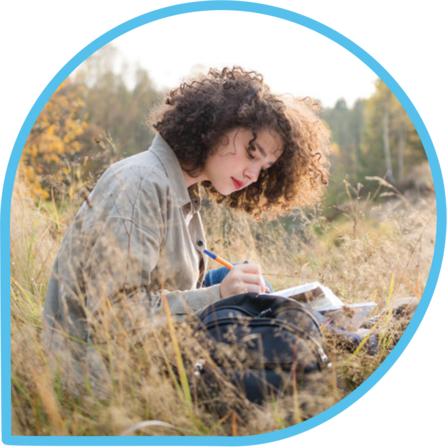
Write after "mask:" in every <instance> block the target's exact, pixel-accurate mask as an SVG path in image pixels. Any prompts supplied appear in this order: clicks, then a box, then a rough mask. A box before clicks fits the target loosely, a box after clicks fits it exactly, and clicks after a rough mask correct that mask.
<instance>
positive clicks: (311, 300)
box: [275, 282, 377, 331]
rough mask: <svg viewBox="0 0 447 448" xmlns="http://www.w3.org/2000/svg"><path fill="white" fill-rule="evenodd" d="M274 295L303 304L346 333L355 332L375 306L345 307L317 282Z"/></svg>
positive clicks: (355, 304)
mask: <svg viewBox="0 0 447 448" xmlns="http://www.w3.org/2000/svg"><path fill="white" fill-rule="evenodd" d="M275 295H278V296H282V297H288V298H290V299H294V300H297V301H298V302H301V303H304V304H306V305H307V306H308V307H309V308H311V309H312V310H315V311H318V312H319V313H321V314H323V315H324V316H325V317H327V318H328V319H331V320H332V322H333V323H334V325H335V326H337V327H340V328H343V329H345V330H348V331H357V330H358V329H359V328H360V326H361V325H362V324H363V322H364V321H365V319H366V317H367V316H368V315H369V313H371V311H372V310H373V309H374V308H375V307H376V306H377V304H376V303H375V302H365V303H354V304H350V305H345V304H344V303H343V302H342V301H341V300H340V299H339V298H338V297H337V296H336V295H335V294H334V293H333V292H332V291H331V290H330V289H329V288H327V287H326V286H323V285H322V284H320V283H318V282H312V283H307V284H305V285H301V286H294V287H293V288H288V289H283V290H282V291H275Z"/></svg>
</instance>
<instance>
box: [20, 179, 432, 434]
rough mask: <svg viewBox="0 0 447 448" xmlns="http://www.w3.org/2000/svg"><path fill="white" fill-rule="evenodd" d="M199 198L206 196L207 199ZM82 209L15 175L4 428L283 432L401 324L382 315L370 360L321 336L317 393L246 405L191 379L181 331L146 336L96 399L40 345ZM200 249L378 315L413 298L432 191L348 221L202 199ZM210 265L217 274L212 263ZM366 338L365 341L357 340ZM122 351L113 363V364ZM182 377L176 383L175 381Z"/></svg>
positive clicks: (333, 398) (352, 374) (340, 386)
mask: <svg viewBox="0 0 447 448" xmlns="http://www.w3.org/2000/svg"><path fill="white" fill-rule="evenodd" d="M205 202H206V201H205ZM78 206H79V204H70V205H69V206H65V207H60V204H59V203H58V202H57V200H56V201H54V202H51V201H50V202H48V203H41V204H37V205H36V204H35V203H34V202H33V201H32V200H31V199H30V198H29V197H28V196H27V192H26V189H25V187H24V185H23V183H22V182H21V181H20V179H18V180H17V181H16V184H15V187H14V196H13V202H12V211H11V357H12V366H11V373H12V409H13V418H12V422H13V423H12V425H13V427H12V433H13V434H20V435H36V434H40V435H120V434H134V435H138V434H141V435H215V436H223V435H225V436H232V435H238V436H241V435H248V434H259V433H265V432H270V431H275V430H278V429H282V428H284V427H287V426H290V425H293V424H296V423H297V422H299V421H301V420H303V419H306V418H309V417H311V416H312V415H315V414H318V413H319V412H321V411H323V410H325V409H327V408H328V407H330V406H331V405H333V404H335V403H336V402H337V401H339V400H340V399H342V398H343V396H345V395H346V394H348V393H349V392H350V391H352V390H354V389H355V388H356V387H358V386H359V385H360V384H361V383H362V382H363V381H365V380H366V379H367V378H368V376H369V375H370V374H371V373H372V372H373V371H374V370H375V369H376V368H377V367H378V366H379V365H380V363H381V362H382V361H383V360H384V359H385V358H386V356H387V355H388V354H389V352H390V350H391V349H392V348H393V347H394V345H395V344H396V343H397V341H398V340H399V337H400V336H401V335H402V332H403V331H404V329H405V327H406V325H407V324H408V321H405V320H403V321H402V320H399V321H398V320H396V319H395V318H394V317H393V316H392V315H391V314H389V313H385V314H383V315H382V316H381V319H379V320H378V321H377V323H376V325H375V326H374V327H372V329H371V334H375V335H376V336H377V338H378V340H379V343H380V346H379V352H378V354H376V355H374V356H372V355H369V354H367V353H366V351H365V347H363V345H362V347H360V348H358V349H357V350H356V351H355V352H354V353H353V352H352V350H351V351H350V350H348V348H347V347H345V346H344V345H343V344H342V343H341V341H339V340H336V339H335V338H333V337H330V336H329V335H328V341H327V342H328V349H329V354H330V358H331V361H332V364H333V365H334V369H335V373H336V376H337V378H338V382H337V381H335V382H334V381H333V382H332V383H331V385H330V387H329V386H328V387H329V388H328V389H326V390H324V391H319V393H318V392H317V393H314V394H307V395H306V392H304V393H301V392H299V391H296V393H294V394H292V396H290V397H279V398H275V397H272V399H271V401H269V402H267V403H266V405H265V406H264V407H262V408H261V407H259V406H256V405H253V404H251V403H249V402H247V401H246V400H244V399H243V398H241V397H239V396H238V395H237V393H235V391H234V390H233V389H232V388H231V385H229V384H226V383H225V379H217V381H218V382H219V381H221V383H220V384H221V386H223V390H222V392H221V393H219V394H215V395H209V396H207V395H206V393H205V392H203V390H202V389H201V385H200V384H199V380H197V379H196V377H194V375H193V374H192V365H193V363H194V360H195V359H197V358H196V357H197V355H198V348H197V344H196V341H195V340H194V338H193V336H192V330H191V328H190V327H189V326H188V325H187V324H181V325H175V326H174V325H173V322H172V320H170V319H169V316H168V322H169V325H168V326H167V327H163V328H160V329H158V330H156V331H154V332H153V333H152V334H149V335H148V337H147V339H146V340H145V341H144V343H143V344H141V345H140V346H138V347H131V346H130V344H129V346H127V347H126V345H125V344H124V345H123V347H120V351H113V350H112V353H113V355H112V356H117V357H116V359H115V361H114V363H113V366H114V372H113V373H114V381H115V383H114V384H115V386H114V393H113V395H112V396H111V397H110V398H107V399H98V398H97V397H95V396H94V395H92V393H91V392H89V390H88V391H87V393H85V394H84V395H83V396H80V397H79V396H78V397H75V396H71V395H70V394H69V393H68V392H67V391H65V390H64V389H63V388H62V387H61V378H60V375H61V374H63V372H62V373H61V372H59V374H53V373H52V372H51V371H50V369H49V367H48V363H47V360H46V357H45V354H44V352H43V349H42V346H41V326H42V312H43V306H44V301H45V293H46V288H47V282H48V279H49V276H50V272H51V268H52V265H53V262H54V259H55V256H56V253H57V250H58V247H59V245H60V242H61V239H62V237H63V235H64V233H65V231H66V230H67V228H68V225H69V224H70V222H71V221H72V219H73V216H74V214H75V213H76V209H77V207H78ZM202 217H203V221H204V226H205V228H206V231H207V235H208V247H209V248H210V250H212V251H213V252H215V253H218V254H220V255H222V256H223V257H225V258H227V259H229V260H230V261H232V262H235V261H244V260H246V259H250V260H251V261H252V262H256V263H259V264H260V265H261V267H262V270H263V273H264V274H265V275H266V277H268V279H269V280H270V281H271V283H272V284H273V286H274V288H275V289H282V288H286V287H289V286H293V285H297V284H302V283H307V282H311V281H319V282H321V283H323V284H325V285H326V286H328V287H330V288H331V289H332V291H333V292H334V293H335V294H336V295H338V296H339V297H340V298H342V299H343V300H344V301H346V302H347V303H352V302H363V301H372V300H374V301H375V302H377V303H378V305H379V306H378V308H377V311H376V312H375V313H376V314H379V313H381V312H382V311H383V310H385V309H386V307H387V305H390V304H392V303H394V301H395V300H396V299H398V298H402V297H417V298H418V299H420V297H421V294H422V291H423V289H424V286H425V282H426V281H427V277H428V273H429V270H430V266H431V260H432V256H433V249H434V240H435V235H436V228H435V223H436V219H435V218H436V210H435V198H434V193H426V194H425V195H423V196H421V195H420V194H418V193H417V192H412V194H411V195H409V196H406V197H405V199H403V198H402V197H399V195H396V196H394V197H391V198H387V202H383V203H371V202H366V201H364V200H363V199H359V200H357V199H352V198H351V204H350V207H349V214H346V215H345V216H342V217H340V218H339V219H337V220H335V221H333V222H327V221H326V220H325V219H324V218H322V217H321V216H319V214H318V213H317V211H310V212H309V211H307V212H306V213H304V212H301V211H295V212H294V214H293V216H292V217H289V218H287V219H281V220H275V221H268V220H265V221H263V222H261V223H259V224H258V223H255V222H254V220H253V219H252V218H251V217H249V216H245V215H235V214H234V213H232V212H231V211H229V210H228V209H225V208H223V207H221V206H216V205H213V204H205V207H204V209H203V212H202ZM211 267H219V266H218V265H215V264H213V263H212V265H211ZM365 342H366V341H365ZM118 353H119V357H118ZM178 375H179V377H178Z"/></svg>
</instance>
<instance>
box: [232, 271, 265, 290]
mask: <svg viewBox="0 0 447 448" xmlns="http://www.w3.org/2000/svg"><path fill="white" fill-rule="evenodd" d="M237 278H238V279H239V280H240V281H242V282H244V283H247V284H252V285H259V286H260V287H263V286H265V284H264V279H263V278H262V275H256V274H245V273H239V274H238V275H237Z"/></svg>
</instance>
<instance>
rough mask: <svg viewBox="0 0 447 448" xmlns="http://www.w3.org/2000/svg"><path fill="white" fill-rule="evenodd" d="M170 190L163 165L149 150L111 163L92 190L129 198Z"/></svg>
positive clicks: (164, 192) (163, 192) (166, 193)
mask: <svg viewBox="0 0 447 448" xmlns="http://www.w3.org/2000/svg"><path fill="white" fill-rule="evenodd" d="M171 190H172V187H171V181H170V179H169V178H168V176H167V173H166V171H165V169H164V167H163V165H162V164H161V163H160V162H159V161H158V159H157V158H156V157H153V156H152V155H151V154H150V151H145V152H143V153H140V154H137V155H135V156H132V157H129V158H127V159H124V160H121V161H119V162H117V163H115V164H113V165H111V166H110V167H109V168H108V169H107V170H106V171H105V173H104V174H103V175H102V176H101V178H100V180H99V181H98V183H97V185H96V187H95V189H94V192H96V193H104V192H106V193H108V194H110V193H112V192H113V194H114V195H121V194H125V195H127V196H129V199H132V198H135V199H136V198H137V197H138V196H141V195H147V194H155V195H157V196H164V195H168V194H170V191H171Z"/></svg>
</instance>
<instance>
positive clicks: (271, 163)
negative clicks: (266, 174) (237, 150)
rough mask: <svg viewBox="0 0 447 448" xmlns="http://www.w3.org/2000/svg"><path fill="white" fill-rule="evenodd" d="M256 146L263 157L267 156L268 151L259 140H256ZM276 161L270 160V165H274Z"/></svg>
mask: <svg viewBox="0 0 447 448" xmlns="http://www.w3.org/2000/svg"><path fill="white" fill-rule="evenodd" d="M254 146H256V149H257V150H258V151H259V152H260V153H261V155H262V157H264V159H265V158H267V152H266V150H265V149H264V148H263V147H262V146H261V145H260V144H259V143H258V142H254ZM274 163H275V162H269V163H268V166H269V167H271V166H273V164H274Z"/></svg>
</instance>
